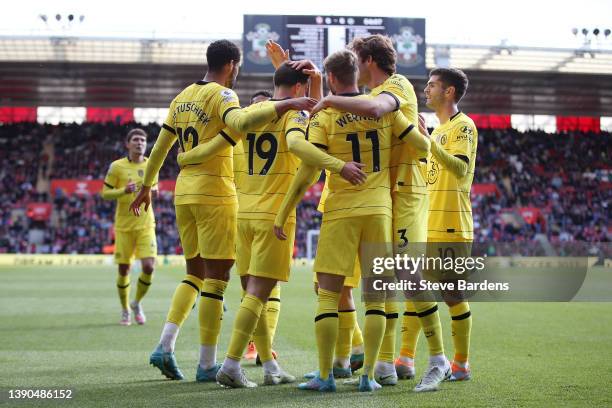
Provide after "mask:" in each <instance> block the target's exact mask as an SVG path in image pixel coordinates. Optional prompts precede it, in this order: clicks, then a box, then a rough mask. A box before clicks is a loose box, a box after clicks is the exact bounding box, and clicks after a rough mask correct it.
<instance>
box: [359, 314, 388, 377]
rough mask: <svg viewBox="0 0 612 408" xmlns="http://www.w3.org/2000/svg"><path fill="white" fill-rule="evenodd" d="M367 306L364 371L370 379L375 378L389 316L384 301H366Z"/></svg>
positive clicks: (364, 328)
mask: <svg viewBox="0 0 612 408" xmlns="http://www.w3.org/2000/svg"><path fill="white" fill-rule="evenodd" d="M365 308H366V313H365V325H364V327H363V347H364V349H365V356H364V360H363V372H364V374H367V375H368V378H369V379H373V378H374V366H375V364H376V359H377V358H378V353H379V351H380V346H381V344H382V341H383V336H384V334H385V326H386V320H387V317H386V313H385V303H384V302H365Z"/></svg>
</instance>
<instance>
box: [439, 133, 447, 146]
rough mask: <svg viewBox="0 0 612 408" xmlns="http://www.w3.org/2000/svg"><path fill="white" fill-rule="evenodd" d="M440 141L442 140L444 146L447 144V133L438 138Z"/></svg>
mask: <svg viewBox="0 0 612 408" xmlns="http://www.w3.org/2000/svg"><path fill="white" fill-rule="evenodd" d="M438 142H440V144H441V145H442V146H444V145H445V144H446V135H442V136H440V137H439V138H438Z"/></svg>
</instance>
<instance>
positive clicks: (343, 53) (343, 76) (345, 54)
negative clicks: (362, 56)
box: [323, 50, 359, 86]
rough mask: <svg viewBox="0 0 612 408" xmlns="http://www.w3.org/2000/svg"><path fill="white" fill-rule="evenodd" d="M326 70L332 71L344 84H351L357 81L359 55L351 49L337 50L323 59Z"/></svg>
mask: <svg viewBox="0 0 612 408" xmlns="http://www.w3.org/2000/svg"><path fill="white" fill-rule="evenodd" d="M323 67H324V68H325V72H331V73H332V74H334V76H335V77H336V79H337V80H338V81H339V82H340V83H341V84H343V85H345V86H349V85H353V84H354V83H356V82H357V75H358V73H359V66H358V65H357V56H356V55H355V53H354V52H352V51H349V50H340V51H336V52H334V53H333V54H331V55H329V56H328V57H327V58H325V61H323Z"/></svg>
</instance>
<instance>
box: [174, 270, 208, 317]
mask: <svg viewBox="0 0 612 408" xmlns="http://www.w3.org/2000/svg"><path fill="white" fill-rule="evenodd" d="M200 288H202V280H201V279H200V278H198V277H196V276H193V275H189V274H187V275H185V279H183V281H182V282H181V283H179V285H178V286H177V287H176V290H175V291H174V296H172V302H171V303H170V310H168V317H167V318H166V321H167V322H169V323H174V324H176V325H177V326H179V327H181V325H182V324H183V322H184V321H185V319H187V316H189V312H191V309H193V305H194V304H195V301H196V299H197V297H198V292H200Z"/></svg>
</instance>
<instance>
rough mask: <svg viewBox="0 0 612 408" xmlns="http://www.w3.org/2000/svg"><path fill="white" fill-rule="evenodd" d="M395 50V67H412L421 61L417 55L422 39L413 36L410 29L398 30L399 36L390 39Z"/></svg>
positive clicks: (418, 36) (421, 58)
mask: <svg viewBox="0 0 612 408" xmlns="http://www.w3.org/2000/svg"><path fill="white" fill-rule="evenodd" d="M391 40H392V41H393V42H394V43H395V49H396V50H397V65H399V66H401V67H406V68H409V67H414V66H416V65H419V64H420V63H421V62H422V61H423V57H421V56H420V55H419V46H422V45H423V37H421V36H420V35H418V34H416V35H415V34H414V29H413V28H412V27H402V28H400V32H399V34H395V35H393V36H392V37H391Z"/></svg>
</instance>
